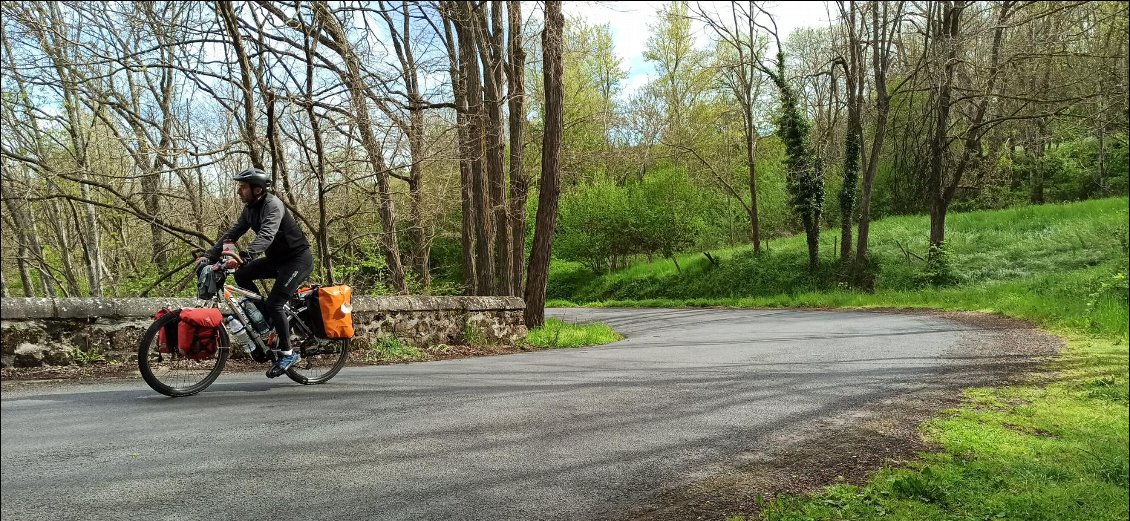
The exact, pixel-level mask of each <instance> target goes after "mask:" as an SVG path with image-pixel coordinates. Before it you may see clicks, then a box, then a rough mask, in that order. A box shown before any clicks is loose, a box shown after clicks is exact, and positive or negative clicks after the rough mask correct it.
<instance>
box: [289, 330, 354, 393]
mask: <svg viewBox="0 0 1130 521" xmlns="http://www.w3.org/2000/svg"><path fill="white" fill-rule="evenodd" d="M330 346H336V350H333V351H330V352H325V351H324V350H325V349H326V348H330V349H333V348H332V347H330ZM299 353H300V354H301V355H302V359H301V360H299V361H298V363H297V364H294V365H293V366H291V367H290V368H289V369H287V370H286V376H287V377H289V378H290V379H291V380H294V381H295V382H298V383H300V384H302V385H317V384H324V383H326V382H328V381H329V380H330V378H333V377H334V376H336V375H337V373H338V372H339V371H341V369H342V368H343V367H345V363H346V362H347V361H348V360H349V340H319V341H318V342H317V343H316V344H315V345H314V346H305V345H303V346H302V347H300V348H299ZM327 365H328V367H329V368H328V369H324V367H326V366H327Z"/></svg>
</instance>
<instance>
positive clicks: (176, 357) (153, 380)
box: [137, 309, 231, 397]
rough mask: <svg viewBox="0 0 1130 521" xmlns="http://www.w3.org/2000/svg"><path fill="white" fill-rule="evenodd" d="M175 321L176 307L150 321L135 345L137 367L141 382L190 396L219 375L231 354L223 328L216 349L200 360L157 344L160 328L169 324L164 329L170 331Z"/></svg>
mask: <svg viewBox="0 0 1130 521" xmlns="http://www.w3.org/2000/svg"><path fill="white" fill-rule="evenodd" d="M179 323H180V310H179V309H178V310H173V311H171V312H169V313H166V314H165V315H164V316H162V317H161V318H159V319H157V320H155V321H153V324H152V325H150V326H149V329H148V330H146V331H145V334H144V335H142V337H141V344H140V345H139V346H138V348H137V369H138V370H139V371H140V372H141V377H142V378H143V379H145V383H147V384H149V387H152V388H153V390H154V391H157V392H159V393H161V394H163V395H166V396H173V397H177V396H190V395H193V394H196V393H198V392H200V391H203V390H204V389H205V388H207V387H208V386H209V385H212V382H215V381H216V378H219V377H220V372H221V371H223V370H224V364H225V363H227V360H228V354H230V353H231V349H230V346H231V341H230V340H229V339H228V332H227V330H226V329H225V328H220V330H219V331H220V342H219V346H218V347H217V349H216V351H215V352H214V353H212V356H210V357H208V358H205V359H203V360H194V359H192V358H188V357H185V356H183V355H182V354H181V353H180V351H179V350H177V349H176V347H168V346H167V345H166V344H163V343H161V342H160V336H159V333H160V331H161V329H162V328H165V327H169V329H167V330H166V331H170V330H171V332H172V331H175V330H176V326H177V324H179ZM173 334H174V335H175V333H173Z"/></svg>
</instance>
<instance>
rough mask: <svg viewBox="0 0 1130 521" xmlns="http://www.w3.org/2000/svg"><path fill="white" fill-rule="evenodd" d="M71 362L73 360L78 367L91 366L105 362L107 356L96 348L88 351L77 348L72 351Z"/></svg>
mask: <svg viewBox="0 0 1130 521" xmlns="http://www.w3.org/2000/svg"><path fill="white" fill-rule="evenodd" d="M71 360H73V361H74V363H75V364H78V365H91V364H96V363H98V362H105V361H106V355H105V354H103V353H102V352H101V351H99V350H97V349H94V348H91V349H89V350H87V351H83V350H82V349H79V348H75V349H74V350H73V351H71Z"/></svg>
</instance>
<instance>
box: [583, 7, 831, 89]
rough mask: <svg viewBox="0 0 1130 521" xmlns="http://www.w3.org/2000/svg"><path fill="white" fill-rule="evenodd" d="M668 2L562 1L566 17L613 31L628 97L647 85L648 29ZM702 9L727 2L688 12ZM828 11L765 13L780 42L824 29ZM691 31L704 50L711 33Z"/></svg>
mask: <svg viewBox="0 0 1130 521" xmlns="http://www.w3.org/2000/svg"><path fill="white" fill-rule="evenodd" d="M666 3H667V2H592V1H577V2H563V3H562V10H563V11H564V13H565V16H580V17H582V18H585V19H586V20H588V22H589V23H591V24H602V23H607V24H609V26H610V27H611V29H612V38H613V42H614V43H615V45H616V53H617V54H618V55H619V57H620V63H621V65H622V66H623V67H624V68H626V69H627V71H628V79H627V80H625V82H624V84H623V92H624V94H625V95H627V94H631V93H633V92H635V91H636V89H638V88H639V87H641V86H643V85H644V84H645V83H647V81H648V78H649V75H654V73H655V68H654V66H653V65H652V64H649V63H647V61H645V60H644V58H643V51H644V47H645V45H646V44H647V38H648V36H649V35H650V31H649V29H648V27H649V26H654V25H655V23H656V20H657V16H656V13H657V12H658V11H659V9H660V7H662V6H663V5H664V4H666ZM700 3H701V4H702V5H703V7H704V8H705V9H707V10H708V11H709V10H714V11H716V12H717V11H720V10H722V9H726V10H727V12H728V9H729V7H728V6H729V2H693V1H692V2H691V4H690V5H691V9H692V10H695V9H697V7H696V6H697V5H698V4H700ZM829 9H833V10H834V9H835V7H834V6H828V5H827V4H826V2H823V1H800V2H768V3H767V4H765V10H766V11H768V12H769V13H770V14H772V15H773V18H774V19H775V20H776V21H777V27H778V29H779V30H780V33H781V34H780V36H781V41H784V40H785V38H787V37H788V35H789V34H790V33H792V32H793V31H794V30H796V29H797V28H800V27H824V26H827V25H828V19H829V12H828V10H829ZM691 27H692V31H693V32H694V34H695V36H696V38H697V39H698V45H699V47H705V45H706V42H707V39H708V37H709V36H710V30H709V29H707V28H706V27H705V26H704V25H703V24H702V23H700V22H697V21H692V22H691Z"/></svg>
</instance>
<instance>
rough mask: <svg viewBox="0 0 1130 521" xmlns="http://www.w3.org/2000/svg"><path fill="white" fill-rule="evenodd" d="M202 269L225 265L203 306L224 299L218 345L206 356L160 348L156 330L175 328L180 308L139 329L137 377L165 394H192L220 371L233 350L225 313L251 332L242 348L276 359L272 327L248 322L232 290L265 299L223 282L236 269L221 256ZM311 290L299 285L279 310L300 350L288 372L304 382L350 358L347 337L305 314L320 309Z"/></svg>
mask: <svg viewBox="0 0 1130 521" xmlns="http://www.w3.org/2000/svg"><path fill="white" fill-rule="evenodd" d="M206 269H211V270H214V271H221V270H222V271H223V277H222V279H221V284H220V286H221V287H222V291H217V292H215V294H214V295H213V296H212V297H211V298H210V299H207V300H205V304H204V305H203V306H201V307H213V308H218V307H219V306H220V303H221V302H223V303H224V304H226V305H227V308H228V311H229V312H228V313H223V317H224V320H223V327H220V328H219V342H218V345H217V346H216V350H215V351H214V352H213V353H211V355H210V356H209V357H207V358H204V359H196V358H194V357H188V356H185V355H184V354H183V353H181V352H180V350H179V349H175V348H173V349H169V348H163V346H161V345H160V344H159V338H160V335H159V333H160V332H161V331H162V329H163V328H166V327H172V328H173V329H174V330H175V327H176V323H177V322H178V321H179V317H180V312H181V310H180V309H174V310H169V312H168V313H165V314H164V315H163V316H161V317H160V318H158V319H157V320H155V321H153V324H152V325H150V326H149V329H148V330H146V331H145V334H144V335H142V337H141V342H140V344H139V345H138V348H137V365H138V370H139V371H140V372H141V377H142V378H143V379H144V380H145V383H147V384H149V387H152V388H153V390H155V391H157V392H159V393H161V394H164V395H166V396H172V397H180V396H191V395H193V394H196V393H199V392H200V391H203V390H204V389H206V388H207V387H208V386H209V385H211V384H212V383H213V382H215V381H216V379H217V378H219V377H220V373H221V372H222V371H223V370H224V366H225V364H227V361H228V357H229V356H231V348H232V346H231V335H230V330H229V317H235V321H238V322H239V324H240V325H241V326H242V327H243V330H244V331H246V332H247V335H248V336H249V337H250V339H251V342H252V344H250V345H248V346H247V347H246V350H247V351H248V354H249V355H250V357H251V358H252V359H253V360H254V361H256V362H259V363H262V362H270V363H271V364H274V363H275V361H276V357H275V354H274V353H275V352H274V351H272V350H271V348H270V345H271V341H272V340H273V337H274V332H273V328H271V329H268V330H267V333H264V334H260V333H259V332H258V331H257V330H256V328H255V327H252V321H251V319H250V318H249V317H248V315H247V313H246V312H245V311H244V310H243V308H242V306H240V304H239V303H238V302H237V301H236V299H235V298H234V297H233V295H238V296H241V297H242V298H244V299H248V300H250V301H252V302H263V301H265V300H266V299H265V298H264V297H263V296H261V295H259V294H258V293H255V292H252V291H247V290H245V289H243V288H240V287H237V286H232V285H229V284H227V283H226V280H227V277H228V276H229V275H231V274H232V273H233V272H234V271H235V270H234V269H226V268H224V267H223V261H222V260H221V261H220V262H218V263H216V264H212V265H210V266H208V267H207V268H206ZM312 291H313V290H312V289H301V288H300V289H299V290H298V291H297V292H296V293H295V294H294V295H293V296H291V298H290V300H289V302H287V303H286V304H284V305H283V310H284V312H285V313H286V315H287V316H288V318H289V321H290V341H291V345H292V346H293V347H294V349H295V350H297V351H298V352H299V354H300V355H301V356H302V359H301V360H300V361H299V362H298V363H297V364H294V365H293V366H291V367H290V368H289V369H287V371H286V375H287V376H288V377H289V378H290V379H291V380H294V381H295V382H297V383H300V384H303V385H315V384H322V383H326V382H327V381H329V380H330V379H331V378H333V377H334V376H335V375H337V373H338V372H339V371H341V369H342V367H345V363H346V361H347V360H348V358H349V340H347V339H336V340H331V339H325V338H318V337H317V336H316V335H315V334H314V332H313V330H312V328H311V327H310V325H309V324H308V322H307V319H306V318H304V317H305V316H307V315H308V314H309V313H317V312H318V310H316V309H314V310H309V309H307V306H308V304H307V297H308V296H309V295H310V293H311V292H312ZM221 298H222V301H221ZM165 330H166V331H168V330H167V329H165Z"/></svg>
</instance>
